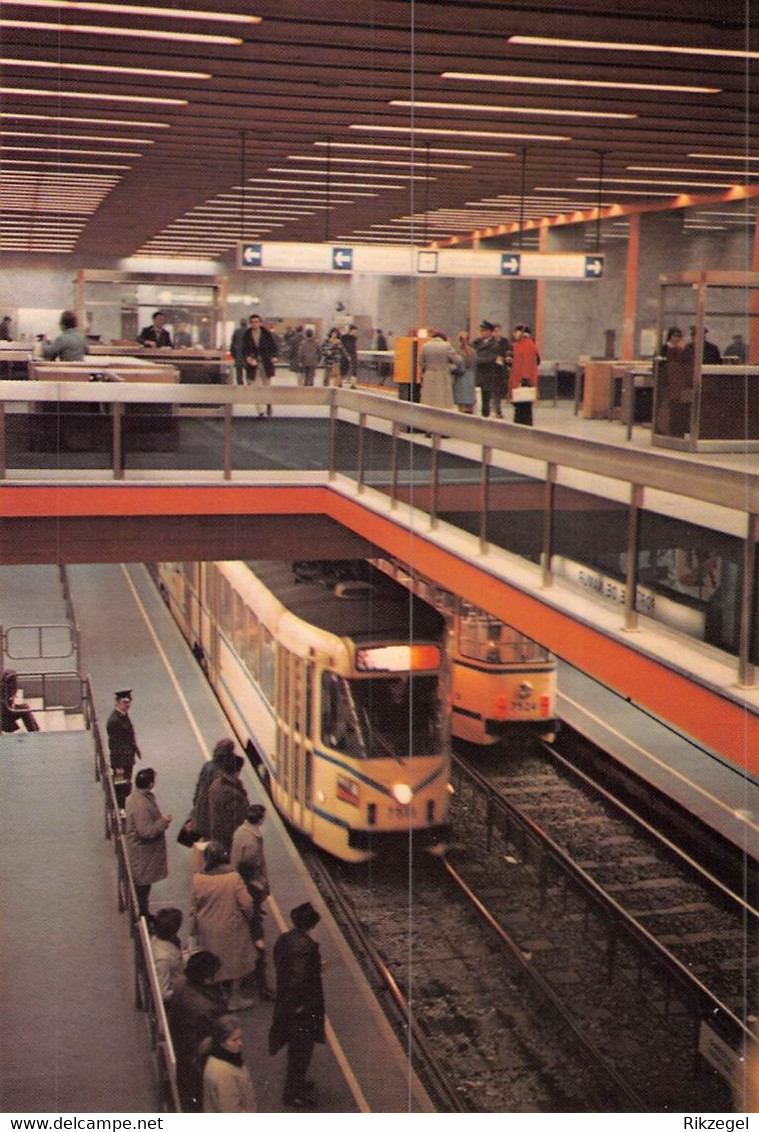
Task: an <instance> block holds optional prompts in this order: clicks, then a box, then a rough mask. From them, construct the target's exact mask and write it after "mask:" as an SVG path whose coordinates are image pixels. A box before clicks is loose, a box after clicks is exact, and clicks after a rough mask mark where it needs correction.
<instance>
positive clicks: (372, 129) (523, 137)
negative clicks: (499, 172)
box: [348, 123, 572, 141]
mask: <svg viewBox="0 0 759 1132" xmlns="http://www.w3.org/2000/svg"><path fill="white" fill-rule="evenodd" d="M348 129H349V130H362V131H363V132H364V133H376V134H381V133H383V134H430V135H431V136H435V137H459V138H508V139H509V140H511V141H513V140H514V139H515V138H516V139H517V140H519V141H571V140H572V139H571V137H569V136H568V135H567V134H526V133H523V134H511V133H505V132H501V131H497V130H451V129H443V128H442V127H440V128H437V127H434V128H433V127H432V126H418V125H416V124H415V125H413V126H410V125H409V126H375V125H371V126H365V125H363V124H361V123H352V124H351V125H350V126H349V127H348Z"/></svg>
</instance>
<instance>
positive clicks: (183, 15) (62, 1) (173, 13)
mask: <svg viewBox="0 0 759 1132" xmlns="http://www.w3.org/2000/svg"><path fill="white" fill-rule="evenodd" d="M23 6H24V8H57V9H59V10H60V11H62V12H68V11H74V12H108V13H113V15H118V16H120V15H123V14H124V13H126V15H128V16H156V17H159V18H160V19H162V20H210V21H211V23H227V24H260V23H261V19H262V17H261V16H249V15H243V14H238V13H237V12H204V11H201V10H199V9H193V8H186V7H185V6H184V5H182V6H181V7H179V8H152V7H148V6H147V5H142V4H121V3H119V4H103V3H99V2H97V0H23Z"/></svg>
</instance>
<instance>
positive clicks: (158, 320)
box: [137, 311, 173, 350]
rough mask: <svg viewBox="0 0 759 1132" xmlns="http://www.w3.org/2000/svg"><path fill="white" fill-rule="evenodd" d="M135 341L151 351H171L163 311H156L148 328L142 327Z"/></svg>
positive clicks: (170, 342)
mask: <svg viewBox="0 0 759 1132" xmlns="http://www.w3.org/2000/svg"><path fill="white" fill-rule="evenodd" d="M137 341H138V342H139V343H140V344H141V345H143V346H149V347H150V348H151V349H152V350H157V349H169V350H170V349H172V345H173V343H172V341H171V335H170V334H169V332H168V330H167V329H166V315H165V314H164V313H163V311H156V312H155V313H154V315H153V322H152V323H151V325H150V326H143V328H142V330H141V331H140V333H139V334H138V335H137Z"/></svg>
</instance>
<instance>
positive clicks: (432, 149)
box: [314, 141, 516, 157]
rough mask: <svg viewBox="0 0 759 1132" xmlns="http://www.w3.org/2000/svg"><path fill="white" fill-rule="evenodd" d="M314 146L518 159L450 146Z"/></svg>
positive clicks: (501, 152) (319, 143) (499, 152)
mask: <svg viewBox="0 0 759 1132" xmlns="http://www.w3.org/2000/svg"><path fill="white" fill-rule="evenodd" d="M314 145H316V146H321V147H322V148H326V147H329V148H330V149H370V150H378V151H379V152H380V153H385V152H387V153H410V154H414V155H416V154H422V155H426V154H427V153H435V154H446V153H447V154H454V155H456V156H457V157H516V154H515V153H507V152H506V151H505V150H503V149H454V148H452V147H448V146H435V145H430V146H428V145H417V146H414V145H390V143H389V142H325V141H317V142H314Z"/></svg>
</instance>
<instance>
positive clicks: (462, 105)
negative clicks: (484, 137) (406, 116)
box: [388, 98, 638, 118]
mask: <svg viewBox="0 0 759 1132" xmlns="http://www.w3.org/2000/svg"><path fill="white" fill-rule="evenodd" d="M388 106H405V107H411V108H414V109H419V110H466V111H477V112H478V113H485V114H492V113H495V114H519V115H525V114H549V115H553V116H554V117H561V118H637V117H638V115H637V114H617V113H612V112H611V111H607V110H556V109H550V108H549V107H534V106H495V105H492V106H491V105H488V104H486V103H475V102H420V101H418V100H407V99H402V98H394V99H393V100H392V101H391V102H389V103H388Z"/></svg>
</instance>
